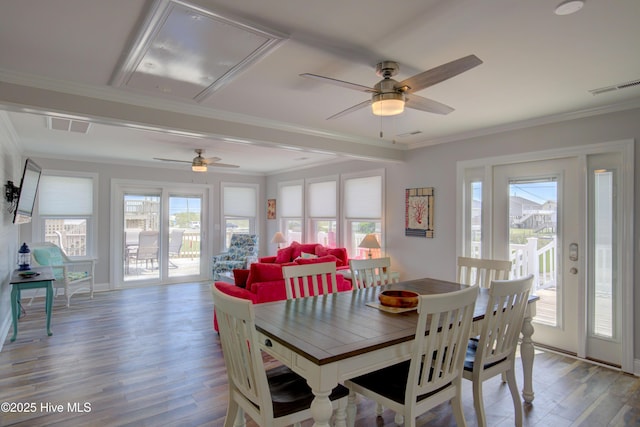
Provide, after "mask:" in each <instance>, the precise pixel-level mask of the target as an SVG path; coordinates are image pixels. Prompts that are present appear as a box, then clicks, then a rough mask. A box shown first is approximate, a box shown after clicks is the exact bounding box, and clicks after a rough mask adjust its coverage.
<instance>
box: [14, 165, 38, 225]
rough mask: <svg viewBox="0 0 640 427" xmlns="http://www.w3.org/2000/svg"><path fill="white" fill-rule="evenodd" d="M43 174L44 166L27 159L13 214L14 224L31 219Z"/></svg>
mask: <svg viewBox="0 0 640 427" xmlns="http://www.w3.org/2000/svg"><path fill="white" fill-rule="evenodd" d="M41 174H42V168H41V167H40V166H38V165H37V164H36V163H35V162H34V161H33V160H31V159H27V161H26V162H25V164H24V170H23V171H22V181H20V190H19V192H18V201H17V203H16V210H15V213H14V216H13V223H14V224H24V223H27V222H30V221H31V216H32V214H33V205H34V204H35V202H36V195H37V194H38V184H39V183H40V175H41Z"/></svg>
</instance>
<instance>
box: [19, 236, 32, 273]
mask: <svg viewBox="0 0 640 427" xmlns="http://www.w3.org/2000/svg"><path fill="white" fill-rule="evenodd" d="M30 264H31V249H29V246H27V244H26V243H23V244H22V246H20V249H19V250H18V266H19V268H18V270H20V271H26V270H29V268H31V265H30Z"/></svg>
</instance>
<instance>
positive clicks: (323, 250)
mask: <svg viewBox="0 0 640 427" xmlns="http://www.w3.org/2000/svg"><path fill="white" fill-rule="evenodd" d="M303 254H309V255H315V256H318V257H326V256H333V257H335V258H336V260H335V261H336V270H348V269H349V257H348V255H347V249H346V248H327V247H325V246H322V245H321V244H319V243H298V242H293V243H291V246H288V247H286V248H282V249H278V253H277V255H275V256H267V257H262V258H259V259H258V261H259V262H261V263H275V264H286V263H289V262H296V260H297V259H299V258H300V257H303Z"/></svg>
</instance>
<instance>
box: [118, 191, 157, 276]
mask: <svg viewBox="0 0 640 427" xmlns="http://www.w3.org/2000/svg"><path fill="white" fill-rule="evenodd" d="M160 201H161V197H160V194H153V193H151V194H141V193H125V194H124V198H123V202H124V212H123V214H124V215H123V216H124V224H123V230H124V236H123V242H124V248H123V254H124V256H123V260H124V265H123V274H122V277H123V278H124V281H125V282H128V281H137V280H154V279H155V280H157V279H159V278H160Z"/></svg>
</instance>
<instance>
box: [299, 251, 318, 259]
mask: <svg viewBox="0 0 640 427" xmlns="http://www.w3.org/2000/svg"><path fill="white" fill-rule="evenodd" d="M300 258H302V259H314V258H318V255H316V254H308V253H306V252H302V253H301V254H300Z"/></svg>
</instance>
